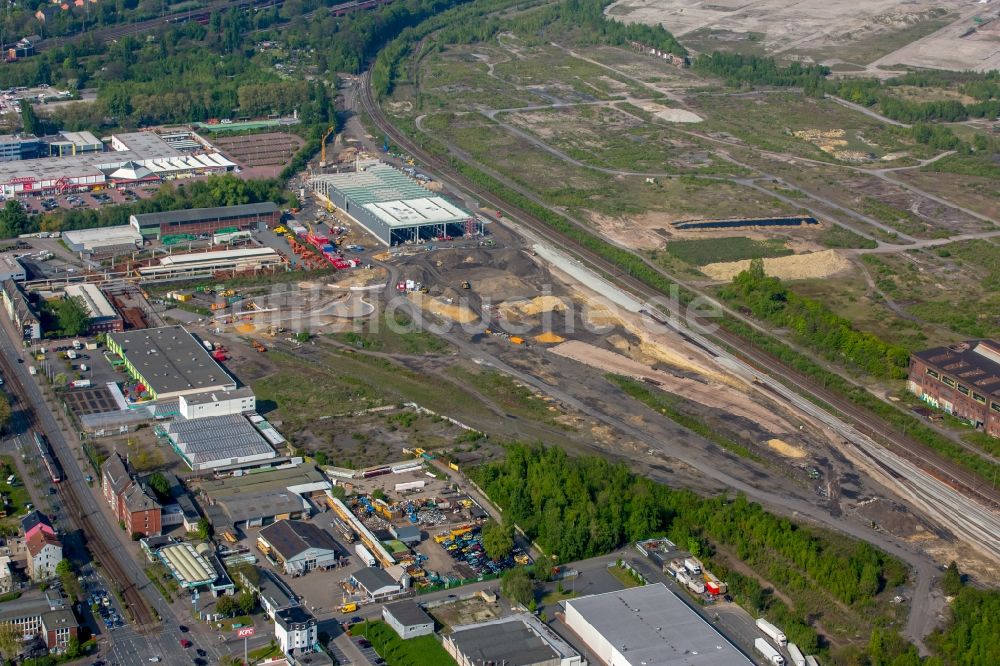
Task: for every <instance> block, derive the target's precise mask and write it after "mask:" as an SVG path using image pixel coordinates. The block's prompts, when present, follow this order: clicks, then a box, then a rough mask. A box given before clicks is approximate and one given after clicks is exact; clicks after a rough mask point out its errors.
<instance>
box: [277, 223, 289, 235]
mask: <svg viewBox="0 0 1000 666" xmlns="http://www.w3.org/2000/svg"><path fill="white" fill-rule="evenodd" d="M274 233H276V234H278V235H279V236H284V235H285V234H287V233H288V229H287V228H285V226H284V225H278V226H276V227H275V228H274Z"/></svg>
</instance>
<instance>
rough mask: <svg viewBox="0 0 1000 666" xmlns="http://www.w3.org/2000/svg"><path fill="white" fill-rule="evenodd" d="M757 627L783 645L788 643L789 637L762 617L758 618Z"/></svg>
mask: <svg viewBox="0 0 1000 666" xmlns="http://www.w3.org/2000/svg"><path fill="white" fill-rule="evenodd" d="M757 628H758V629H760V630H761V632H763V633H764V634H766V635H767V636H769V637H770V638H771V639H772V640H773V641H774V642H775V643H777V644H778V645H780V646H782V647H784V646H785V644H787V643H788V639H787V638H785V633H784V632H783V631H782V630H781V629H778V628H777V627H776V626H774V625H773V624H771V623H770V622H768V621H767V620H765V619H764V618H762V617H760V618H757Z"/></svg>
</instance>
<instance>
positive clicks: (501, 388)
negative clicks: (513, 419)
mask: <svg viewBox="0 0 1000 666" xmlns="http://www.w3.org/2000/svg"><path fill="white" fill-rule="evenodd" d="M449 372H450V373H451V374H452V375H453V376H455V377H457V378H459V379H461V380H462V381H466V382H468V383H469V384H471V385H472V386H474V387H475V388H476V390H477V391H479V392H481V393H482V394H483V395H485V396H486V397H488V398H490V399H492V400H495V401H496V402H497V403H498V404H499V405H500V406H501V407H503V408H504V409H506V410H507V411H509V412H510V413H512V414H515V415H517V416H521V417H524V418H530V419H535V420H538V421H541V422H544V423H548V424H550V425H558V422H556V421H555V420H554V418H553V417H555V416H558V415H559V411H558V410H556V409H555V408H554V407H551V406H550V405H549V404H548V402H546V401H545V400H543V399H542V398H539V397H538V396H537V395H535V393H534V392H533V391H532V390H531V389H529V388H528V387H526V386H524V385H523V384H521V383H520V382H518V381H517V380H515V379H514V378H512V377H510V376H508V375H505V374H503V373H501V372H497V371H496V370H487V371H472V370H467V369H465V368H463V367H458V366H455V367H452V368H450V370H449Z"/></svg>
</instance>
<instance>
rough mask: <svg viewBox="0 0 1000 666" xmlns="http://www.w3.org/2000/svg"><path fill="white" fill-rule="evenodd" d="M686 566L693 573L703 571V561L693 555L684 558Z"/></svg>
mask: <svg viewBox="0 0 1000 666" xmlns="http://www.w3.org/2000/svg"><path fill="white" fill-rule="evenodd" d="M684 568H685V569H687V570H688V571H690V572H691V573H693V574H700V573H701V562H699V561H698V560H697V559H695V558H693V557H689V558H687V559H685V560H684Z"/></svg>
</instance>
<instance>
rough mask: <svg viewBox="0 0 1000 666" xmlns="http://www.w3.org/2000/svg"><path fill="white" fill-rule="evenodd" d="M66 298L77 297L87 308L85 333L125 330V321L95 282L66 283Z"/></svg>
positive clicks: (95, 333)
mask: <svg viewBox="0 0 1000 666" xmlns="http://www.w3.org/2000/svg"><path fill="white" fill-rule="evenodd" d="M65 293H66V296H67V297H68V298H79V299H80V300H81V301H82V302H83V306H84V307H85V308H86V309H87V315H88V316H89V320H88V321H87V335H97V334H98V333H120V332H121V331H124V330H125V321H124V320H123V319H122V316H121V315H120V314H118V311H117V310H115V308H114V306H113V305H111V302H110V301H109V300H108V298H107V296H105V295H104V292H102V291H101V289H100V287H98V286H97V285H96V284H90V283H89V282H84V283H81V284H71V285H67V286H66V289H65Z"/></svg>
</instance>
